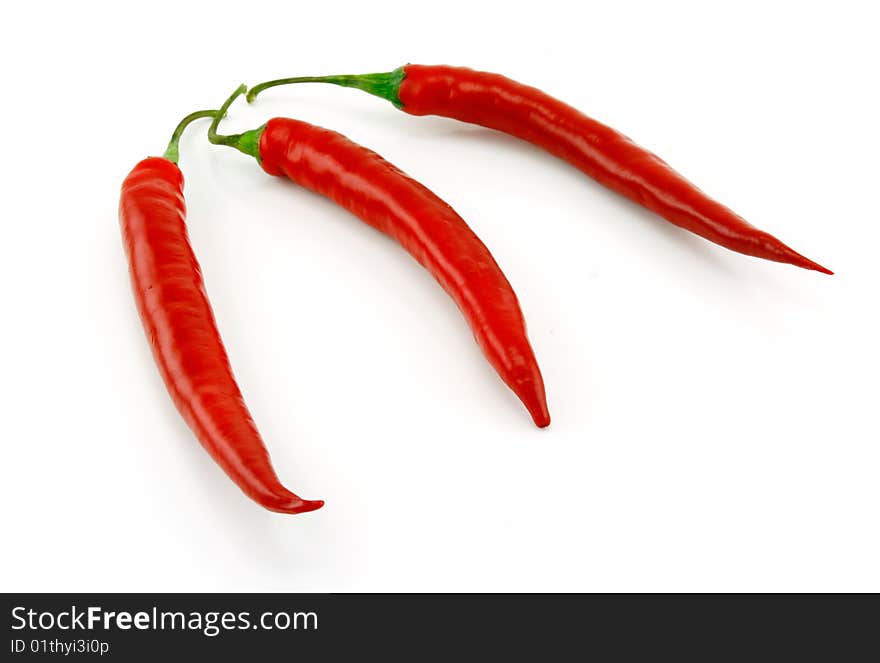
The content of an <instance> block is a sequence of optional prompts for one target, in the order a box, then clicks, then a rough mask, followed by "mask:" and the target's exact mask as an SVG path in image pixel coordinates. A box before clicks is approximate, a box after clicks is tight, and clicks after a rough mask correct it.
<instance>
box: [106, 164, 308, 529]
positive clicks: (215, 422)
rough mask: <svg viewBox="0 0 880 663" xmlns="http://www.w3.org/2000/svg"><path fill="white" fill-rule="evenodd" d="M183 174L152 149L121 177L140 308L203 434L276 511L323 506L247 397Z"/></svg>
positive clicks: (176, 396) (217, 455)
mask: <svg viewBox="0 0 880 663" xmlns="http://www.w3.org/2000/svg"><path fill="white" fill-rule="evenodd" d="M185 216H186V209H185V205H184V198H183V174H182V173H181V171H180V169H179V168H178V167H177V166H176V165H175V164H174V163H172V162H171V161H169V160H167V159H163V158H159V157H151V158H149V159H145V160H143V161H141V162H140V163H139V164H137V165H136V166H135V167H134V169H133V170H132V171H131V173H130V174H129V175H128V177H127V178H126V179H125V181H124V182H123V184H122V193H121V197H120V202H119V220H120V225H121V227H122V237H123V243H124V245H125V250H126V254H127V256H128V263H129V271H130V273H131V282H132V286H133V289H134V296H135V301H136V303H137V308H138V312H139V313H140V317H141V321H142V323H143V326H144V331H145V332H146V334H147V339H148V340H149V343H150V347H151V348H152V351H153V357H154V358H155V360H156V365H157V366H158V367H159V372H160V373H161V375H162V379H163V380H164V381H165V386H166V387H167V389H168V393H169V394H170V395H171V398H172V400H173V401H174V404H175V405H176V406H177V409H178V411H179V412H180V414H181V415H182V416H183V418H184V419H185V420H186V423H187V424H188V425H189V427H190V428H191V429H192V430H193V432H194V433H195V434H196V436H197V437H198V439H199V441H200V442H201V443H202V445H203V446H204V447H205V449H206V450H207V451H208V453H209V454H211V456H212V457H213V458H214V460H215V461H216V462H217V464H218V465H220V467H222V468H223V470H224V471H225V472H226V474H228V475H229V477H230V478H231V479H232V480H233V481H234V482H235V483H236V484H238V486H239V487H240V488H241V489H242V490H243V491H244V493H245V494H246V495H247V496H248V497H250V498H251V499H253V500H254V501H256V502H257V503H259V504H261V505H262V506H264V507H265V508H267V509H270V510H272V511H278V512H282V513H302V512H305V511H312V510H314V509H317V508H319V507H321V506H322V505H323V502H322V501H320V500H316V501H309V500H303V499H301V498H300V497H298V496H296V495H294V494H293V493H292V492H290V491H289V490H287V489H286V488H285V487H284V486H282V485H281V482H280V481H279V480H278V477H277V475H276V474H275V471H274V470H273V469H272V464H271V462H270V460H269V454H268V452H267V451H266V447H265V445H264V444H263V441H262V439H261V438H260V434H259V433H258V432H257V428H256V426H255V425H254V422H253V419H252V418H251V416H250V413H249V412H248V410H247V407H246V406H245V404H244V401H243V399H242V396H241V392H240V391H239V389H238V385H236V383H235V379H234V378H233V375H232V370H231V369H230V366H229V360H228V358H227V356H226V350H225V349H224V347H223V343H222V341H221V340H220V334H219V332H218V331H217V325H216V323H215V322H214V315H213V313H212V311H211V306H210V303H209V302H208V297H207V295H206V293H205V287H204V284H203V282H202V276H201V270H200V268H199V263H198V261H197V260H196V257H195V254H194V253H193V250H192V248H191V246H190V243H189V239H188V237H187V231H186V223H185Z"/></svg>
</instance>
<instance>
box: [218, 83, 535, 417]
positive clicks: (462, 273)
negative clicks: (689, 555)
mask: <svg viewBox="0 0 880 663" xmlns="http://www.w3.org/2000/svg"><path fill="white" fill-rule="evenodd" d="M242 92H244V87H243V86H242V88H239V90H237V91H236V94H234V95H233V96H232V97H231V98H230V99H229V100H227V102H226V104H224V106H223V108H221V111H224V112H225V109H226V108H227V107H228V105H229V104H230V103H231V102H232V101H233V100H234V99H235V98H236V97H237V96H238V95H239V94H241V93H242ZM220 117H222V114H221V115H218V116H217V117H216V118H215V122H214V125H212V130H211V134H210V137H211V141H212V142H215V143H220V144H226V145H230V146H232V147H236V148H237V149H240V150H241V151H242V152H244V153H245V154H250V155H251V156H254V157H256V158H257V160H258V161H259V162H260V163H261V165H262V167H263V169H264V170H265V171H266V172H267V173H269V174H270V175H284V176H286V177H288V178H289V179H290V180H292V181H293V182H296V183H297V184H299V185H300V186H303V187H305V188H307V189H309V190H311V191H314V192H316V193H319V194H321V195H322V196H326V197H327V198H330V199H331V200H333V201H334V202H335V203H337V204H338V205H340V206H342V207H344V208H345V209H347V210H349V211H350V212H351V213H352V214H354V215H355V216H357V217H359V218H360V219H361V220H363V221H364V222H366V223H367V224H369V225H371V226H372V227H374V228H376V229H377V230H379V231H380V232H382V233H384V234H386V235H388V236H390V237H392V238H393V239H395V240H396V241H397V242H398V243H399V244H400V245H401V246H402V247H403V248H404V249H406V250H407V252H409V254H410V255H412V256H413V257H414V258H415V259H416V260H417V261H418V262H419V263H420V264H421V265H422V266H423V267H424V268H425V269H427V270H428V271H429V272H430V273H431V274H432V275H433V276H434V278H436V279H437V281H438V282H439V283H440V285H441V286H442V287H443V289H444V290H446V292H448V293H449V295H450V296H451V297H452V298H453V300H454V301H455V303H456V304H457V305H458V307H459V309H460V310H461V312H462V313H463V314H464V317H465V319H466V320H467V322H468V324H469V325H470V327H471V330H472V331H473V334H474V338H475V339H476V341H477V343H478V344H479V346H480V348H481V349H482V350H483V354H484V355H485V356H486V358H487V359H488V360H489V363H491V364H492V366H493V367H494V368H495V370H496V371H497V372H498V375H499V376H500V377H501V379H502V380H504V382H505V383H506V384H507V386H508V387H510V389H511V390H513V392H514V393H515V394H516V395H517V396H518V397H519V399H520V400H521V401H522V403H523V405H525V407H526V409H527V410H528V411H529V414H531V416H532V419H533V420H534V422H535V424H536V425H537V426H540V427H544V426H547V425H549V423H550V414H549V412H548V410H547V401H546V397H545V394H544V381H543V379H542V377H541V371H540V369H539V368H538V362H537V360H536V359H535V355H534V352H533V351H532V347H531V345H530V344H529V340H528V336H527V334H526V326H525V321H524V319H523V315H522V311H521V310H520V307H519V302H518V301H517V298H516V295H515V294H514V292H513V289H512V288H511V286H510V283H509V282H508V281H507V278H506V277H505V276H504V273H503V272H502V271H501V268H500V267H498V264H497V263H496V262H495V260H494V258H493V257H492V255H491V254H490V253H489V250H488V249H487V248H486V246H485V245H484V244H483V243H482V242H481V241H480V239H479V238H478V237H477V236H476V235H475V234H474V232H473V231H472V230H471V229H470V228H469V227H468V225H467V223H465V221H464V219H462V218H461V217H460V216H459V215H458V214H456V212H455V210H453V209H452V207H450V206H449V205H448V204H446V203H445V202H444V201H442V200H441V199H440V198H438V197H437V196H436V195H435V194H434V193H432V192H431V191H430V190H428V189H427V188H426V187H424V186H422V185H421V184H420V183H418V182H416V181H415V180H414V179H412V178H411V177H409V176H408V175H406V174H405V173H403V172H401V171H400V170H399V169H398V168H396V167H395V166H393V165H392V164H390V163H388V162H387V161H385V159H383V158H382V157H381V156H379V155H378V154H376V153H375V152H372V151H370V150H368V149H366V148H364V147H362V146H360V145H358V144H357V143H354V142H352V141H350V140H349V139H348V138H346V137H345V136H342V135H341V134H338V133H336V132H335V131H330V130H328V129H323V128H321V127H317V126H314V125H311V124H308V123H306V122H301V121H299V120H292V119H285V118H275V119H273V120H270V121H269V122H268V123H267V124H266V125H265V126H264V127H261V128H260V129H257V130H254V131H250V132H246V133H244V134H240V135H237V136H218V135H217V133H216V125H217V123H218V122H219V119H220Z"/></svg>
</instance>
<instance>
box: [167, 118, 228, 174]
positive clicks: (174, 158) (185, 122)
mask: <svg viewBox="0 0 880 663" xmlns="http://www.w3.org/2000/svg"><path fill="white" fill-rule="evenodd" d="M217 112H218V111H215V110H200V111H196V112H195V113H190V114H189V115H187V116H186V117H185V118H183V119H182V120H181V121H180V124H178V125H177V128H176V129H175V130H174V133H173V134H171V140H170V141H168V148H167V149H166V150H165V154H163V155H162V157H163V158H165V159H168V161H170V162H171V163H177V162H178V161H179V160H180V137H181V136H182V135H183V132H184V130H185V129H186V128H187V127H188V126H189V125H190V123H191V122H193V121H194V120H199V119H201V118H203V117H214V116H216V115H217Z"/></svg>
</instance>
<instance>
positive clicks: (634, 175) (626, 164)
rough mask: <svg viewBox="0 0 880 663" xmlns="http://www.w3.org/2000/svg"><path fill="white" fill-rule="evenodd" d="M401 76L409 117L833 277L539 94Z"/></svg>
mask: <svg viewBox="0 0 880 663" xmlns="http://www.w3.org/2000/svg"><path fill="white" fill-rule="evenodd" d="M403 74H404V76H403V80H402V82H401V83H400V86H399V89H398V90H397V96H398V99H399V103H400V104H401V107H402V109H403V110H404V111H406V112H407V113H410V114H412V115H440V116H443V117H450V118H454V119H456V120H461V121H462V122H468V123H471V124H478V125H481V126H484V127H488V128H490V129H496V130H498V131H502V132H504V133H507V134H510V135H512V136H516V137H517V138H521V139H523V140H525V141H528V142H529V143H532V144H534V145H537V146H540V147H542V148H543V149H545V150H547V151H548V152H550V153H551V154H554V155H556V156H557V157H559V158H561V159H564V160H565V161H567V162H569V163H570V164H572V165H573V166H574V167H576V168H578V169H579V170H581V171H583V172H584V173H586V174H587V175H589V176H590V177H592V178H593V179H595V180H596V181H598V182H600V183H601V184H603V185H604V186H606V187H608V188H609V189H612V190H614V191H616V192H617V193H619V194H621V195H623V196H626V197H627V198H629V199H630V200H632V201H634V202H636V203H638V204H639V205H642V206H643V207H646V208H648V209H649V210H651V211H653V212H655V213H657V214H659V215H660V216H662V217H663V218H664V219H666V220H667V221H669V222H671V223H673V224H675V225H677V226H680V227H682V228H685V229H687V230H689V231H691V232H693V233H696V234H697V235H700V236H702V237H704V238H706V239H708V240H709V241H711V242H714V243H716V244H719V245H721V246H724V247H726V248H728V249H731V250H733V251H737V252H739V253H744V254H746V255H751V256H756V257H758V258H764V259H766V260H774V261H777V262H784V263H790V264H793V265H796V266H798V267H803V268H806V269H813V270H816V271H820V272H823V273H826V274H831V273H832V272H831V271H830V270H828V269H826V268H824V267H822V266H821V265H819V264H817V263H815V262H813V261H812V260H809V259H807V258H805V257H804V256H802V255H800V254H799V253H797V252H795V251H794V250H793V249H791V248H789V247H788V246H786V245H785V244H783V243H782V242H781V241H779V240H778V239H776V238H775V237H773V236H772V235H770V234H769V233H766V232H764V231H762V230H758V229H757V228H755V227H754V226H752V225H751V224H749V223H748V222H746V221H745V219H743V218H742V217H740V216H739V215H737V214H735V213H734V212H732V211H731V210H730V209H728V208H727V207H725V206H724V205H722V204H721V203H718V202H716V201H714V200H712V199H711V198H710V197H709V196H707V195H706V194H704V193H703V192H702V191H700V190H699V189H698V188H697V187H696V186H694V185H693V184H691V183H690V182H689V181H687V180H686V179H685V178H684V177H682V176H681V175H679V174H678V173H677V172H676V171H675V170H673V169H672V168H671V167H670V166H669V165H668V164H667V163H666V162H665V161H663V160H662V159H660V158H659V157H658V156H656V155H654V154H652V153H651V152H649V151H647V150H645V149H644V148H642V147H639V146H638V145H636V144H635V143H634V142H632V141H631V140H630V139H629V138H627V137H626V136H624V135H623V134H621V133H619V132H617V131H615V130H614V129H612V128H610V127H608V126H606V125H604V124H602V123H601V122H597V121H596V120H594V119H592V118H590V117H588V116H586V115H584V114H583V113H581V112H580V111H578V110H577V109H575V108H572V107H571V106H569V105H568V104H565V103H563V102H561V101H559V100H558V99H555V98H553V97H551V96H550V95H548V94H546V93H544V92H542V91H541V90H538V89H537V88H534V87H529V86H527V85H523V84H522V83H517V82H516V81H513V80H511V79H509V78H506V77H505V76H501V75H499V74H491V73H486V72H482V71H474V70H473V69H467V68H463V67H450V66H445V65H430V66H429V65H415V64H410V65H406V66H405V67H403ZM355 78H356V77H355Z"/></svg>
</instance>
